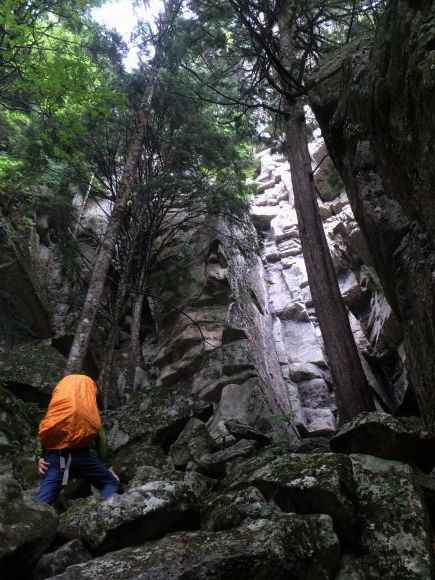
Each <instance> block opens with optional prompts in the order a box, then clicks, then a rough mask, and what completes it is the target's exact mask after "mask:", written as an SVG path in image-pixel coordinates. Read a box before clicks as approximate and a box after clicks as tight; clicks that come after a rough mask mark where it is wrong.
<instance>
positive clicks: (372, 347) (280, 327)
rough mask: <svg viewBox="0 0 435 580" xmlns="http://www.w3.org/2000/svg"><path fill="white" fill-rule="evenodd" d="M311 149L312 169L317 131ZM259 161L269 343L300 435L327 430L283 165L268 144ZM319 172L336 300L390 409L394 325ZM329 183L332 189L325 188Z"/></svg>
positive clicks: (398, 372)
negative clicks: (270, 331) (343, 307)
mask: <svg viewBox="0 0 435 580" xmlns="http://www.w3.org/2000/svg"><path fill="white" fill-rule="evenodd" d="M310 151H311V154H312V157H313V169H314V168H315V166H316V160H318V161H317V162H319V161H320V160H321V159H322V158H323V157H324V145H323V141H322V140H321V138H320V136H319V131H318V130H316V131H315V133H314V140H313V141H312V142H311V143H310ZM259 160H260V164H261V165H260V174H259V176H258V177H257V183H258V185H259V190H258V191H259V194H258V195H257V197H256V198H255V202H254V206H253V219H254V221H255V220H257V227H258V229H259V230H260V232H261V235H262V236H263V237H264V239H265V242H264V246H263V248H262V260H263V266H264V271H265V280H266V283H267V296H268V301H269V308H270V312H271V315H272V321H273V338H274V346H275V350H276V352H277V356H278V359H279V362H280V365H281V372H282V375H283V377H284V380H285V382H286V384H287V389H288V392H289V397H290V401H291V407H292V409H291V412H292V414H293V419H294V421H295V422H296V424H297V425H298V427H299V430H300V432H301V433H302V434H303V435H310V436H313V435H322V434H327V433H331V432H333V431H334V430H335V414H336V406H335V402H334V397H333V393H332V385H331V379H330V375H329V370H328V366H327V361H326V359H325V356H324V353H323V341H322V337H321V334H320V330H319V328H318V322H317V317H316V313H315V311H314V308H313V304H312V300H311V294H310V290H309V287H308V281H307V274H306V270H305V263H304V259H303V256H302V249H301V244H300V240H299V233H298V224H297V217H296V212H295V209H294V201H293V191H292V186H291V175H290V169H289V165H288V163H287V162H286V160H285V159H284V158H283V157H281V156H280V155H277V154H271V152H270V150H264V151H262V152H261V153H260V154H259ZM329 163H331V162H330V161H329ZM321 167H322V166H321ZM322 171H323V174H322V179H321V180H319V182H318V187H319V188H321V190H320V194H321V195H322V191H323V192H324V191H325V188H326V194H325V195H324V196H323V197H324V199H325V200H328V201H325V202H319V212H320V215H321V218H322V220H323V225H324V229H325V234H326V238H327V241H328V244H329V248H330V251H331V255H332V260H333V264H334V267H335V270H336V273H337V277H338V282H339V286H340V290H341V293H342V296H343V300H344V302H345V304H346V306H347V307H348V309H349V319H350V325H351V328H352V330H353V333H354V336H355V341H356V343H357V346H358V349H359V352H360V355H361V359H362V363H363V367H364V369H365V372H366V375H367V379H368V382H369V384H370V386H371V388H372V390H373V395H374V397H375V400H376V402H377V403H378V404H379V406H380V408H382V409H385V410H388V411H396V410H397V409H398V407H399V406H400V405H401V403H402V402H403V400H404V398H405V394H406V387H407V381H406V375H405V372H404V368H403V360H402V350H403V349H402V346H401V343H402V340H403V337H402V331H401V327H400V325H399V323H398V322H397V320H396V318H395V316H394V314H393V312H392V310H391V308H390V306H389V304H388V302H387V300H386V299H385V296H384V295H383V293H382V291H381V288H380V283H379V280H378V276H377V274H376V272H375V270H374V269H373V260H372V258H371V254H370V250H369V248H368V246H367V244H366V242H365V239H364V236H363V234H362V232H361V230H360V228H359V227H358V225H357V223H356V222H355V219H354V217H353V214H352V210H351V208H350V205H349V201H348V199H347V197H346V195H345V193H344V192H342V191H341V190H340V182H339V178H338V177H337V184H338V185H337V184H336V183H335V181H334V179H335V177H334V173H333V172H332V170H331V168H329V169H328V170H325V169H324V168H322ZM328 180H329V181H328ZM328 183H329V185H328ZM331 183H332V184H333V185H334V188H335V189H334V188H333V189H331V187H330V184H331ZM272 209H273V215H272V214H271V211H272ZM266 216H268V217H269V218H270V219H268V220H267V219H266Z"/></svg>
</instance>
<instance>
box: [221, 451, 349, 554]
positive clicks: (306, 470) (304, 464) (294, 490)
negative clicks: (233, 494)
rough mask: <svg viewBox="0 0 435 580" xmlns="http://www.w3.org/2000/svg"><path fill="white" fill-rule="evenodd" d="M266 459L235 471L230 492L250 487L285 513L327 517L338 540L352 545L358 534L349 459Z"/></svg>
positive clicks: (331, 455)
mask: <svg viewBox="0 0 435 580" xmlns="http://www.w3.org/2000/svg"><path fill="white" fill-rule="evenodd" d="M269 456H270V455H269ZM266 457H267V456H263V458H255V459H253V460H252V461H247V462H245V463H243V464H242V465H240V466H239V467H238V468H236V470H235V473H234V474H233V477H234V479H233V483H232V485H231V487H232V489H241V488H243V487H246V486H254V487H256V488H257V489H259V490H260V491H261V493H262V494H263V495H264V497H265V498H266V499H268V500H271V501H274V502H275V503H276V504H277V505H278V506H279V507H280V508H281V509H282V510H283V511H285V512H297V513H303V514H307V513H323V514H328V515H330V516H331V517H332V519H333V521H334V528H335V530H336V531H337V534H338V535H339V537H340V539H341V541H342V542H343V543H344V544H345V545H349V544H353V543H355V541H356V540H357V535H358V533H357V517H356V510H355V506H354V505H353V503H352V499H353V498H354V496H355V490H354V487H355V484H354V481H353V476H352V465H351V462H350V459H349V457H347V456H346V455H339V454H335V453H313V454H310V455H299V454H296V453H290V454H288V455H282V456H280V457H276V458H275V459H272V460H271V461H269V462H264V459H265V458H266Z"/></svg>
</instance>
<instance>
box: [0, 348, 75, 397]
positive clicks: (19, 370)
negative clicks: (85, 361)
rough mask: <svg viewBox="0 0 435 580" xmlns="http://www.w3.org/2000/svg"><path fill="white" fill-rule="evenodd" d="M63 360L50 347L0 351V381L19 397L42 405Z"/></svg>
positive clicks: (60, 368) (50, 390)
mask: <svg viewBox="0 0 435 580" xmlns="http://www.w3.org/2000/svg"><path fill="white" fill-rule="evenodd" d="M65 362H66V361H65V359H64V357H63V356H62V355H61V354H60V353H59V351H57V350H56V349H55V348H53V347H52V346H21V347H19V348H15V349H13V350H8V351H4V352H1V353H0V380H1V381H3V382H4V383H5V384H6V385H7V387H8V388H9V389H10V390H11V391H12V392H13V393H14V394H15V395H16V396H18V397H20V398H21V399H24V400H26V401H31V402H35V403H38V404H41V405H43V406H45V405H46V404H47V403H48V402H49V401H50V397H51V393H52V391H53V388H54V387H55V385H56V384H57V383H58V382H59V381H60V380H61V379H62V377H63V376H64V367H65Z"/></svg>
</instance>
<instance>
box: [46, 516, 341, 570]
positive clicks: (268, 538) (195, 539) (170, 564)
mask: <svg viewBox="0 0 435 580" xmlns="http://www.w3.org/2000/svg"><path fill="white" fill-rule="evenodd" d="M339 557H340V547H339V543H338V539H337V537H336V535H335V533H334V529H333V526H332V521H331V518H330V517H329V516H327V515H308V516H300V515H296V514H283V515H282V516H280V517H275V518H274V519H272V520H265V519H260V520H248V521H247V522H245V523H244V524H243V525H242V526H240V527H238V528H234V529H232V530H229V531H222V532H209V531H197V532H180V533H177V534H172V535H168V536H166V537H164V538H163V539H161V540H159V541H157V542H151V543H146V544H144V545H142V546H135V547H132V548H126V549H124V550H119V551H117V552H111V553H110V554H106V555H105V556H103V557H100V558H96V559H94V560H90V561H89V562H86V563H85V564H79V565H75V566H71V567H70V568H68V569H67V570H65V572H64V573H63V574H60V575H59V576H56V577H55V578H56V579H58V580H73V579H74V580H79V579H93V580H94V579H96V578H111V579H113V580H116V579H121V578H147V579H149V580H181V579H186V578H191V579H194V578H195V579H198V580H199V579H205V578H210V579H211V578H212V579H213V580H227V579H229V578H237V579H238V580H252V579H253V578H255V579H256V580H270V578H274V579H276V580H287V579H289V578H307V579H308V578H310V579H316V580H327V579H328V578H333V577H334V572H335V570H336V568H337V567H338V563H339Z"/></svg>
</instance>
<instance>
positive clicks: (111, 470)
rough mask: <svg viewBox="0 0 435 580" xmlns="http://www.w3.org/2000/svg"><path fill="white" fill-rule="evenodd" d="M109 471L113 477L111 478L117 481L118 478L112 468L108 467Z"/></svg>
mask: <svg viewBox="0 0 435 580" xmlns="http://www.w3.org/2000/svg"><path fill="white" fill-rule="evenodd" d="M109 471H110V473H111V474H112V475H113V477H114V478H115V479H116V481H119V477H118V476H117V475H116V473H115V472H114V471H113V467H109Z"/></svg>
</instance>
